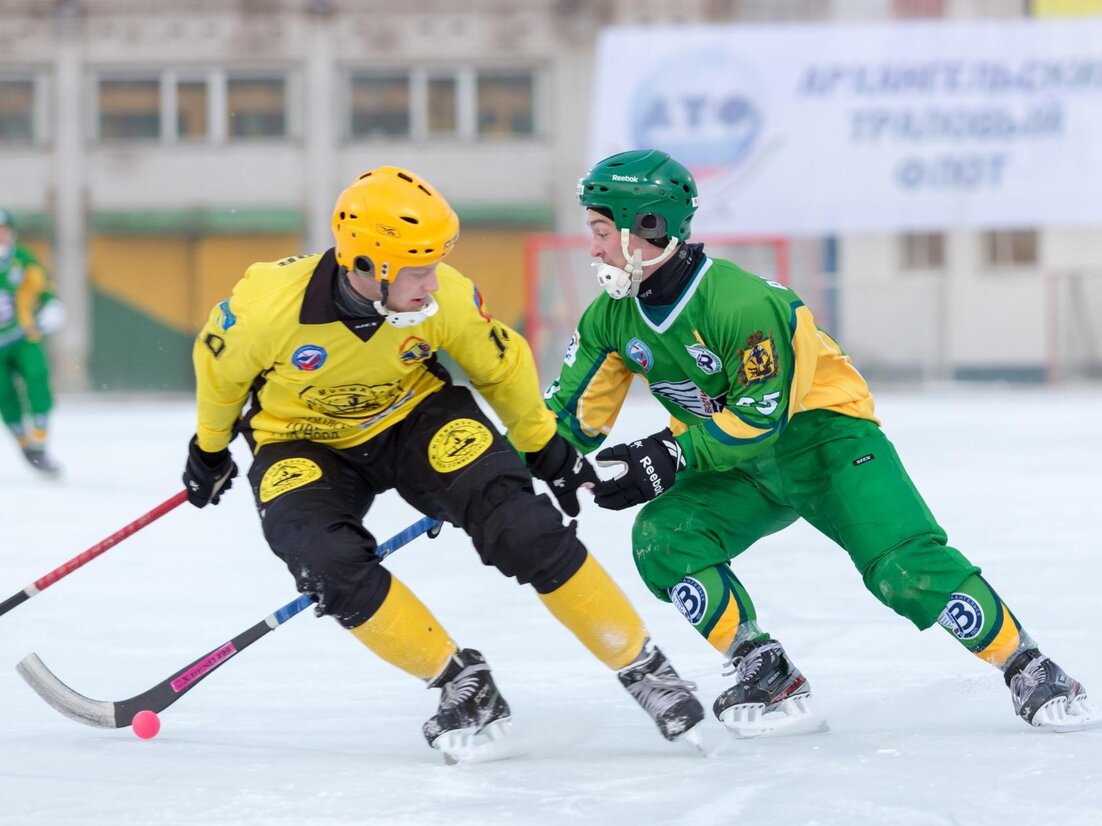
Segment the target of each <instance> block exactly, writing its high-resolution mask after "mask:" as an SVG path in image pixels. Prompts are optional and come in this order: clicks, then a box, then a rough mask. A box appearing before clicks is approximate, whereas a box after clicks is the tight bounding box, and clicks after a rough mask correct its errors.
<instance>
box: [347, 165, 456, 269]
mask: <svg viewBox="0 0 1102 826" xmlns="http://www.w3.org/2000/svg"><path fill="white" fill-rule="evenodd" d="M333 237H334V239H336V246H337V249H336V252H337V263H338V264H340V265H341V266H342V267H345V268H346V269H349V270H355V269H358V270H360V271H361V272H364V271H367V270H370V271H372V272H373V273H374V275H375V278H376V279H378V280H379V281H388V282H389V281H393V280H394V277H395V276H396V275H397V274H398V270H400V269H402V267H426V266H429V265H430V264H435V263H436V262H437V261H439V260H441V259H442V258H443V257H444V256H445V255H447V254H448V253H449V252H451V248H452V246H453V245H454V244H455V240H456V238H458V237H459V217H458V216H457V215H456V214H455V210H453V209H452V208H451V207H450V206H449V205H448V202H447V201H446V200H444V196H442V195H441V194H440V193H438V192H437V191H436V190H435V189H433V188H432V187H431V186H429V185H428V183H427V182H425V181H424V180H422V179H420V178H418V177H417V176H416V175H414V174H413V173H412V172H407V171H406V170H404V169H399V168H398V167H396V166H381V167H379V168H378V169H372V170H370V171H369V172H365V173H364V174H362V175H361V176H360V177H358V178H357V179H356V180H355V181H353V183H352V185H351V186H350V187H348V189H346V190H345V191H344V192H342V193H341V194H340V196H339V197H338V198H337V204H336V206H335V207H334V208H333ZM361 256H362V257H366V258H368V259H369V260H370V262H371V264H372V265H373V266H371V267H369V266H366V265H365V263H366V262H364V263H362V264H361V265H360V266H357V263H356V262H357V259H358V258H360V257H361Z"/></svg>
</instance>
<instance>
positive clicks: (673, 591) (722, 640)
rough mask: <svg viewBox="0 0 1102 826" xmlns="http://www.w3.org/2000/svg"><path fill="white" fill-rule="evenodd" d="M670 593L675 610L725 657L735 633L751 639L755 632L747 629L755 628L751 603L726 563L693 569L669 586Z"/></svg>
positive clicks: (754, 616)
mask: <svg viewBox="0 0 1102 826" xmlns="http://www.w3.org/2000/svg"><path fill="white" fill-rule="evenodd" d="M669 593H670V601H671V602H673V604H674V605H675V606H676V607H677V610H678V611H680V612H681V613H682V614H684V616H685V619H687V620H688V621H689V622H690V623H691V624H692V626H693V628H695V629H696V630H697V631H698V632H699V633H700V635H701V636H702V637H704V639H706V640H707V641H708V642H709V643H710V644H711V645H712V647H713V648H715V649H716V650H717V651H719V653H721V654H723V655H725V656H726V655H727V654H728V652H729V651H730V650H731V646H732V645H734V642H735V638H736V636H739V635H740V634H741V635H742V636H744V637H746V638H752V637H753V636H754V635H753V634H752V633H748V631H757V625H756V623H755V622H754V620H755V619H756V618H757V612H756V611H755V610H754V603H753V602H751V600H750V595H749V594H748V593H747V592H746V589H745V588H744V587H743V585H742V583H741V582H739V581H738V578H737V577H736V576H735V575H734V574H733V573H732V572H731V569H730V568H729V567H727V566H726V565H714V566H712V567H711V568H704V569H702V570H699V571H694V572H693V573H692V574H690V575H689V576H687V577H685V578H683V579H682V580H681V581H680V582H679V583H677V584H676V585H674V586H673V587H672V588H670V591H669ZM761 636H764V634H762V635H761ZM740 641H741V640H740Z"/></svg>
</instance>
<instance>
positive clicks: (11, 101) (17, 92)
mask: <svg viewBox="0 0 1102 826" xmlns="http://www.w3.org/2000/svg"><path fill="white" fill-rule="evenodd" d="M32 140H34V81H33V80H0V141H5V142H7V141H10V142H12V143H30V142H31V141H32Z"/></svg>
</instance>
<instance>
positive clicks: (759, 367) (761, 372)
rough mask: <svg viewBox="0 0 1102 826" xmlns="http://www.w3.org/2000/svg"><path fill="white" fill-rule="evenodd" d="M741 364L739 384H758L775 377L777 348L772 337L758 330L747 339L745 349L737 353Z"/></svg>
mask: <svg viewBox="0 0 1102 826" xmlns="http://www.w3.org/2000/svg"><path fill="white" fill-rule="evenodd" d="M738 357H739V361H740V362H742V364H741V365H740V366H739V369H738V380H739V383H740V384H743V385H751V384H758V383H760V382H763V381H769V379H771V378H773V377H775V376H776V375H777V348H776V346H775V345H774V343H773V336H772V335H770V336H766V335H765V333H763V332H762V331H761V330H758V331H757V332H755V333H754V334H753V335H751V336H750V337H749V338H748V339H746V347H744V348H743V349H741V350H739V351H738Z"/></svg>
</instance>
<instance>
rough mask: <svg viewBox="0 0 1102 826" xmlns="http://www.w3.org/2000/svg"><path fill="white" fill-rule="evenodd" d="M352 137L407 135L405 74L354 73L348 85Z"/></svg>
mask: <svg viewBox="0 0 1102 826" xmlns="http://www.w3.org/2000/svg"><path fill="white" fill-rule="evenodd" d="M351 113H352V122H351V135H352V137H354V138H368V137H387V138H396V137H397V138H401V137H409V134H410V117H409V113H410V95H409V75H408V74H407V73H401V74H378V75H374V74H372V75H355V76H353V77H352V88H351Z"/></svg>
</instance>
